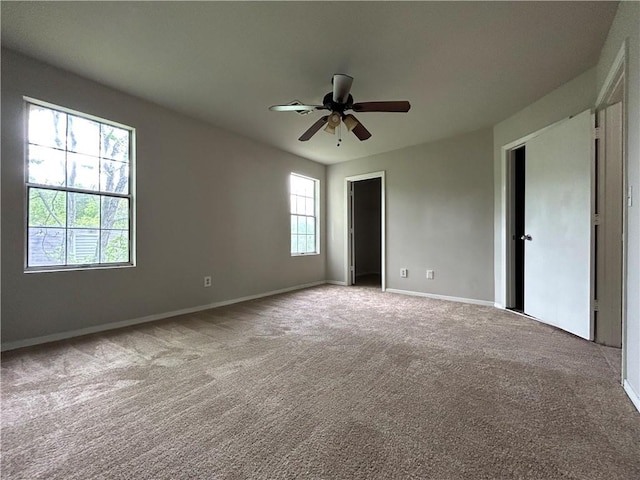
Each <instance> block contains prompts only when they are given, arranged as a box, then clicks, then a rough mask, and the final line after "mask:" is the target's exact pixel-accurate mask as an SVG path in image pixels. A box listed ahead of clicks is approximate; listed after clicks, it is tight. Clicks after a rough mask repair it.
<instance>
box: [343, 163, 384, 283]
mask: <svg viewBox="0 0 640 480" xmlns="http://www.w3.org/2000/svg"><path fill="white" fill-rule="evenodd" d="M345 199H346V204H345V226H346V228H345V257H344V258H345V284H346V285H358V286H369V287H374V288H380V289H381V290H382V291H383V292H384V291H385V289H386V273H385V269H386V251H385V236H386V223H385V172H383V171H380V172H372V173H365V174H362V175H356V176H352V177H347V178H345Z"/></svg>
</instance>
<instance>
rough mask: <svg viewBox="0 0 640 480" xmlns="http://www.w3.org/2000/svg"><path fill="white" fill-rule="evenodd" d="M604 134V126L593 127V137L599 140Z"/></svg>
mask: <svg viewBox="0 0 640 480" xmlns="http://www.w3.org/2000/svg"><path fill="white" fill-rule="evenodd" d="M601 135H602V127H593V138H594V139H595V140H598V139H599V138H600V136H601Z"/></svg>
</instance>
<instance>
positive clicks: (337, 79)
mask: <svg viewBox="0 0 640 480" xmlns="http://www.w3.org/2000/svg"><path fill="white" fill-rule="evenodd" d="M351 84H353V77H350V76H349V75H344V74H343V73H336V74H335V75H334V76H333V101H334V102H335V103H347V99H348V98H349V92H350V91H351Z"/></svg>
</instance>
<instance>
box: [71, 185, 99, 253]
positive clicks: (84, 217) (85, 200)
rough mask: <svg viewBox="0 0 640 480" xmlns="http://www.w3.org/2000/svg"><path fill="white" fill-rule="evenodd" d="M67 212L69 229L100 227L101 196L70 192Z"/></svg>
mask: <svg viewBox="0 0 640 480" xmlns="http://www.w3.org/2000/svg"><path fill="white" fill-rule="evenodd" d="M67 211H68V212H69V224H68V226H69V227H93V228H99V227H100V195H91V194H88V193H72V192H69V194H68V203H67ZM69 251H71V250H69Z"/></svg>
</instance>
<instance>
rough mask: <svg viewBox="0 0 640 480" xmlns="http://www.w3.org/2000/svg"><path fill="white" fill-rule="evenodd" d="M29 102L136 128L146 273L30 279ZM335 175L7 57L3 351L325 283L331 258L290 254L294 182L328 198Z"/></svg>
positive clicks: (141, 256) (140, 252)
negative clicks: (328, 182)
mask: <svg viewBox="0 0 640 480" xmlns="http://www.w3.org/2000/svg"><path fill="white" fill-rule="evenodd" d="M23 95H27V96H30V97H34V98H37V99H40V100H44V101H48V102H51V103H54V104H57V105H61V106H64V107H68V108H71V109H74V110H78V111H80V112H84V113H89V114H92V115H95V116H98V117H101V118H106V119H109V120H113V121H116V122H120V123H124V124H126V125H130V126H133V127H135V128H136V130H137V168H136V170H137V195H136V199H137V232H136V233H137V260H138V261H137V267H135V268H124V269H108V270H92V271H75V272H71V271H68V272H55V273H53V272H52V273H30V274H25V273H23V262H24V253H23V245H24V217H25V212H24V208H25V202H24V183H23V182H24V163H23V162H24V141H25V139H24V133H23V132H24V116H23V102H22V96H23ZM325 169H326V168H325V166H324V165H320V164H318V163H315V162H311V161H309V160H305V159H302V158H299V157H296V156H293V155H290V154H287V153H284V152H281V151H278V150H275V149H272V148H269V147H266V146H263V145H260V144H258V143H254V142H252V141H249V140H246V139H243V138H240V137H237V136H234V135H231V134H228V133H225V132H223V131H221V130H218V129H216V128H213V127H211V126H209V125H207V124H205V123H202V122H199V121H196V120H193V119H191V118H188V117H185V116H183V115H180V114H178V113H175V112H172V111H170V110H167V109H165V108H161V107H159V106H157V105H154V104H151V103H148V102H145V101H142V100H140V99H138V98H135V97H132V96H129V95H126V94H123V93H121V92H118V91H115V90H112V89H109V88H106V87H104V86H102V85H100V84H97V83H95V82H91V81H88V80H86V79H83V78H81V77H78V76H75V75H72V74H70V73H68V72H65V71H62V70H59V69H57V68H53V67H51V66H47V65H45V64H43V63H40V62H37V61H35V60H32V59H29V58H27V57H24V56H21V55H18V54H16V53H14V52H10V51H6V50H3V51H2V341H3V343H6V342H15V341H19V340H24V339H30V338H34V337H39V336H44V335H51V334H57V333H62V332H68V331H73V330H77V329H83V328H91V327H95V326H99V325H102V324H106V323H111V322H118V321H126V320H132V319H137V318H140V317H145V316H149V315H154V314H162V313H165V312H172V311H176V310H179V309H185V308H191V307H197V306H200V305H207V304H210V303H215V302H219V301H223V300H230V299H235V298H239V297H243V296H249V295H255V294H260V293H264V292H269V291H273V290H277V289H283V288H288V287H292V286H296V285H301V284H306V283H311V282H316V281H323V280H324V279H325V277H326V275H325V256H324V254H322V255H318V256H305V257H291V256H290V254H289V252H290V246H289V243H290V237H289V230H290V226H289V205H288V176H289V173H290V172H292V171H294V172H298V173H301V174H303V175H308V176H311V177H314V178H318V179H320V182H321V195H322V197H321V198H324V184H325ZM324 211H326V209H325V208H324V204H322V205H321V212H324ZM324 230H325V229H324V222H322V225H321V230H320V231H321V232H324ZM321 246H322V248H321V251H322V252H324V251H325V250H326V249H325V248H324V246H325V242H324V237H323V239H322V244H321ZM204 275H212V276H213V286H212V287H211V288H204V287H203V276H204Z"/></svg>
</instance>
